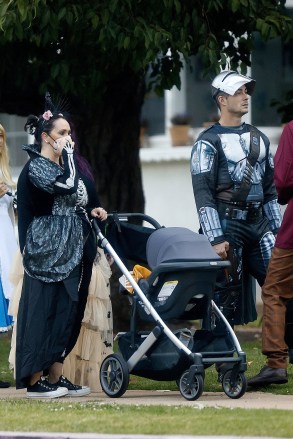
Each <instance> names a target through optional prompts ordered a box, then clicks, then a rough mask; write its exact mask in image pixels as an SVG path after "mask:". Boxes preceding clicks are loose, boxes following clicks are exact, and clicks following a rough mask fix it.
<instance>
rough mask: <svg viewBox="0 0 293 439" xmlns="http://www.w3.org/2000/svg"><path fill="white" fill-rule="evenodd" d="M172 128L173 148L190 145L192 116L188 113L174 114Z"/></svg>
mask: <svg viewBox="0 0 293 439" xmlns="http://www.w3.org/2000/svg"><path fill="white" fill-rule="evenodd" d="M171 123H172V126H171V127H170V135H171V141H172V145H173V146H185V145H189V144H190V135H189V132H190V128H191V125H190V124H191V116H189V115H188V114H186V113H178V114H174V116H172V117H171Z"/></svg>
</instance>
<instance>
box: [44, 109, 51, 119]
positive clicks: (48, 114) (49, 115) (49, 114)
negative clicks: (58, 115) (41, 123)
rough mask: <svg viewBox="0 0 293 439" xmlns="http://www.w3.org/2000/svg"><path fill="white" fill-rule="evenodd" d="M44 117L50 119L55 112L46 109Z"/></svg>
mask: <svg viewBox="0 0 293 439" xmlns="http://www.w3.org/2000/svg"><path fill="white" fill-rule="evenodd" d="M42 117H43V119H44V120H49V119H51V117H53V113H52V112H51V111H50V110H47V111H45V113H44V114H43V116H42Z"/></svg>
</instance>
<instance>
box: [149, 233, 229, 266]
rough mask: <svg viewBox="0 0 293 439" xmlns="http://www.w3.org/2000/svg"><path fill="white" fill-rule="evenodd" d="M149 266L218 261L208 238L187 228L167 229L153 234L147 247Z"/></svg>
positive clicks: (218, 258)
mask: <svg viewBox="0 0 293 439" xmlns="http://www.w3.org/2000/svg"><path fill="white" fill-rule="evenodd" d="M146 254H147V261H148V265H149V267H150V268H151V269H154V268H155V267H157V266H158V265H159V264H161V263H162V262H191V261H218V260H221V258H220V257H219V256H218V255H217V253H216V252H215V251H214V250H213V248H212V246H211V244H210V242H209V240H208V238H207V237H206V236H205V235H200V234H198V233H195V232H193V231H192V230H189V229H187V228H185V227H166V228H161V229H158V230H156V231H155V232H153V233H152V234H151V236H150V237H149V239H148V241H147V245H146Z"/></svg>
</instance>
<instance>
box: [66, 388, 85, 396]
mask: <svg viewBox="0 0 293 439" xmlns="http://www.w3.org/2000/svg"><path fill="white" fill-rule="evenodd" d="M90 393H91V389H90V387H88V386H82V388H81V389H79V390H68V393H67V395H66V396H71V397H74V398H75V397H77V396H86V395H89V394H90Z"/></svg>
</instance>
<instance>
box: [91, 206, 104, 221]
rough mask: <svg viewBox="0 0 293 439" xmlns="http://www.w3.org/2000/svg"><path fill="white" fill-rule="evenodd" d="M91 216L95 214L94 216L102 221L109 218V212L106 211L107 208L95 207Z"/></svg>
mask: <svg viewBox="0 0 293 439" xmlns="http://www.w3.org/2000/svg"><path fill="white" fill-rule="evenodd" d="M91 216H93V217H94V218H98V219H99V220H101V221H105V220H106V219H107V216H108V214H107V212H106V211H105V209H103V208H102V207H95V208H94V209H93V210H92V211H91Z"/></svg>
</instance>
